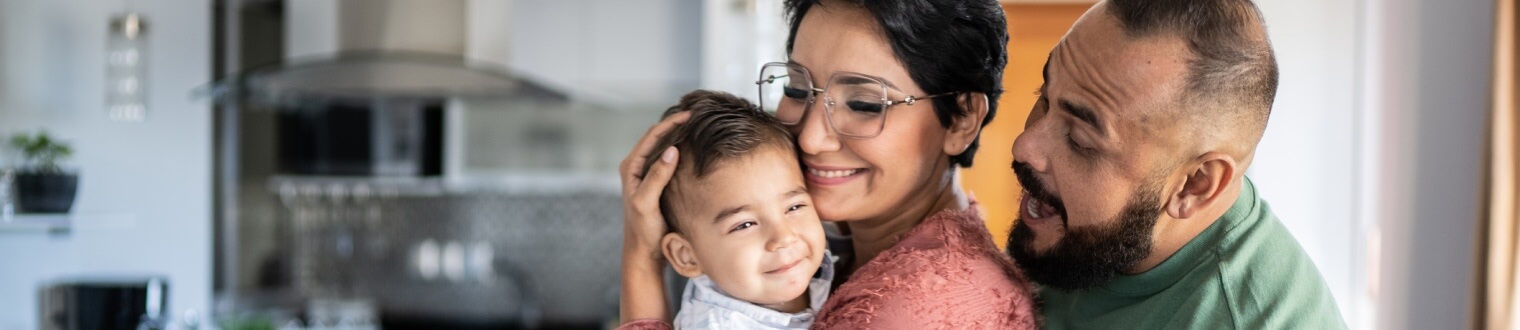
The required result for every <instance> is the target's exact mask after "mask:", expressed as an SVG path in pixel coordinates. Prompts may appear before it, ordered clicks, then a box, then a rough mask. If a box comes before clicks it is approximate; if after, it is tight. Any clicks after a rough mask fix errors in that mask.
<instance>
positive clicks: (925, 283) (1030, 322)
mask: <svg viewBox="0 0 1520 330" xmlns="http://www.w3.org/2000/svg"><path fill="white" fill-rule="evenodd" d="M1034 292H1035V291H1034V288H1033V287H1032V286H1031V284H1030V282H1029V281H1028V280H1027V279H1025V277H1024V274H1023V273H1022V272H1020V271H1019V270H1018V268H1017V267H1015V266H1014V264H1013V260H1011V259H1009V258H1008V256H1007V255H1005V254H1003V252H1002V251H999V250H998V248H997V246H996V245H994V244H993V243H992V235H991V234H989V233H988V232H987V226H986V224H985V223H984V222H983V221H982V217H981V216H980V214H979V212H978V211H977V210H976V208H975V207H974V206H973V207H972V208H970V209H967V210H963V211H953V210H947V211H942V212H940V213H937V214H935V215H933V216H930V217H929V218H928V219H924V222H923V223H920V224H919V225H918V226H917V227H914V228H913V230H912V231H909V232H908V234H907V235H905V236H903V239H902V240H901V241H898V242H897V244H896V245H893V246H892V248H890V249H887V250H886V251H882V252H881V254H879V255H877V256H876V258H875V259H871V261H870V262H868V263H866V264H865V265H862V266H861V267H860V269H857V270H856V271H855V273H854V274H852V275H850V278H849V280H847V281H845V282H844V284H841V285H840V286H839V288H837V289H835V290H834V292H833V293H832V294H831V295H830V296H829V299H828V301H827V302H825V303H824V305H823V308H822V310H820V311H819V313H818V319H817V321H816V322H815V323H814V324H813V329H1035V328H1036V327H1037V326H1038V322H1037V321H1036V317H1037V315H1038V313H1036V311H1035V302H1034V298H1033V294H1034ZM618 328H619V329H670V328H671V326H670V323H667V322H664V321H660V320H637V321H634V322H630V323H627V324H624V325H623V326H621V327H618Z"/></svg>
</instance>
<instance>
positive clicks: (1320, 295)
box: [1040, 179, 1346, 329]
mask: <svg viewBox="0 0 1520 330" xmlns="http://www.w3.org/2000/svg"><path fill="white" fill-rule="evenodd" d="M1040 296H1041V298H1042V299H1043V300H1044V305H1043V306H1042V310H1041V312H1042V313H1043V314H1044V316H1045V325H1046V327H1047V328H1049V329H1184V328H1186V329H1344V328H1346V323H1345V321H1343V320H1342V319H1341V314H1340V311H1339V309H1337V308H1336V305H1335V298H1333V297H1331V296H1330V289H1329V288H1327V287H1326V286H1325V281H1324V279H1323V278H1321V277H1320V275H1319V270H1318V269H1316V268H1315V267H1314V263H1313V262H1312V261H1310V260H1309V256H1308V255H1307V254H1305V253H1304V249H1303V248H1302V247H1299V245H1298V241H1295V240H1294V239H1293V235H1291V234H1289V233H1288V229H1287V228H1285V227H1283V225H1282V222H1279V221H1278V220H1277V216H1274V215H1272V210H1271V208H1269V207H1267V202H1266V201H1263V200H1261V198H1260V197H1259V196H1257V195H1256V186H1255V184H1253V183H1251V180H1249V179H1246V180H1245V186H1244V187H1242V188H1241V190H1240V197H1239V198H1238V199H1236V200H1235V204H1234V205H1233V206H1231V207H1230V210H1229V211H1227V212H1225V214H1224V216H1222V217H1220V218H1219V221H1215V222H1214V224H1213V225H1209V227H1208V228H1207V229H1204V230H1203V232H1202V233H1199V234H1198V237H1195V238H1193V240H1192V241H1189V242H1188V243H1187V245H1184V246H1183V247H1182V249H1181V250H1178V251H1177V253H1176V254H1173V255H1172V256H1171V257H1170V258H1167V259H1166V261H1163V262H1161V264H1160V265H1157V266H1156V268H1152V269H1151V270H1149V271H1146V272H1144V273H1140V274H1135V275H1125V276H1119V277H1115V278H1114V279H1113V280H1112V281H1109V282H1108V283H1107V284H1104V285H1103V286H1101V287H1097V288H1093V289H1089V290H1084V291H1077V292H1064V291H1061V290H1056V289H1051V288H1041V289H1040Z"/></svg>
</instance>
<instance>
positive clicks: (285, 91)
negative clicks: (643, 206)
mask: <svg viewBox="0 0 1520 330" xmlns="http://www.w3.org/2000/svg"><path fill="white" fill-rule="evenodd" d="M780 3H781V0H640V1H621V0H553V1H550V0H208V1H193V0H179V1H170V0H69V1H55V0H0V136H3V137H6V140H7V145H8V143H9V142H8V140H9V137H10V136H11V135H12V134H20V133H26V134H31V133H35V132H37V131H39V130H45V131H47V132H48V133H49V134H50V135H51V136H52V137H54V138H56V139H58V140H62V141H64V142H66V143H67V144H69V145H70V146H72V149H73V154H72V157H71V158H69V159H68V160H67V161H66V162H65V165H66V166H65V167H66V168H67V170H68V171H69V172H72V173H76V174H77V175H78V176H77V178H78V182H77V194H76V195H75V196H76V197H75V200H74V203H73V206H72V209H71V210H70V211H68V212H67V213H50V214H37V213H29V212H17V213H15V214H11V215H6V216H5V218H3V219H0V329H38V328H54V327H62V328H99V329H105V328H111V326H113V325H116V324H131V325H130V326H129V327H132V328H135V327H136V326H137V325H139V324H142V325H145V326H147V327H154V328H170V329H192V328H228V329H233V328H236V329H262V328H275V327H282V328H322V327H344V328H356V329H368V328H380V327H384V328H587V329H597V328H604V327H611V326H615V325H616V324H617V319H616V318H617V311H618V308H617V298H618V297H617V285H618V280H617V276H618V263H619V259H618V257H619V254H618V253H619V251H618V249H619V247H620V244H621V241H620V240H621V235H620V230H621V227H620V226H621V224H620V221H621V219H620V216H621V209H620V201H619V183H618V180H617V174H616V165H617V163H618V162H619V161H620V160H621V159H622V158H623V157H624V156H625V155H626V154H627V152H628V151H629V148H630V147H631V146H632V143H633V141H634V140H635V139H637V138H638V137H639V136H640V135H641V134H642V133H643V132H644V131H645V129H647V128H648V126H649V125H650V124H652V123H654V122H655V121H656V119H657V116H658V115H659V113H660V112H661V111H663V110H664V109H665V108H666V107H668V106H670V105H671V104H673V103H674V102H675V101H676V99H677V97H678V96H679V95H681V94H683V93H685V92H687V91H690V90H692V89H695V88H709V89H718V90H725V91H730V92H733V93H736V94H740V95H745V96H749V97H753V94H754V85H753V80H754V76H755V75H756V74H757V69H758V67H759V65H760V64H761V63H764V62H770V61H778V60H784V58H783V57H782V55H783V47H782V42H783V41H784V39H785V33H786V28H787V27H786V25H785V21H783V20H782V19H781V8H780ZM1003 3H1004V6H1005V11H1006V12H1007V13H1008V17H1009V25H1010V34H1011V40H1010V48H1009V55H1010V61H1009V66H1008V68H1007V70H1006V72H1005V78H1004V79H1005V88H1006V90H1007V93H1006V94H1005V96H1004V97H1003V98H1002V100H1001V101H1000V102H1001V107H1000V112H1001V113H1000V114H999V115H998V116H997V119H996V121H995V122H994V123H993V126H992V127H990V128H989V129H988V130H987V131H986V132H985V133H984V138H983V144H984V146H983V148H982V149H981V154H980V155H979V156H978V157H979V161H978V162H977V164H978V166H977V167H976V168H973V169H970V170H968V171H966V174H965V179H964V181H965V182H966V184H967V187H968V188H969V189H971V190H972V191H973V192H974V193H976V194H977V196H978V197H979V198H980V199H981V200H982V201H983V205H985V206H986V207H987V208H988V211H989V212H990V215H991V216H990V217H989V219H988V225H989V228H990V229H991V231H992V233H993V235H994V236H996V237H997V239H998V241H999V242H1001V240H1002V238H1003V237H1005V235H1006V232H1007V229H1008V228H1009V226H1010V225H1011V222H1010V221H1011V219H1012V217H1013V216H1012V213H1013V211H1012V210H1013V209H1014V205H1015V201H1016V199H1017V195H1016V194H1017V192H1018V191H1019V188H1018V187H1017V183H1016V182H1015V180H1014V178H1013V176H1012V172H1011V170H1009V169H1008V168H1007V167H1006V165H1003V164H1008V163H1009V162H1011V160H1012V159H1011V156H1010V155H1009V149H1010V147H1011V144H1012V141H1013V138H1014V137H1016V136H1017V134H1018V132H1019V130H1020V129H1021V128H1022V127H1023V120H1024V117H1025V115H1026V114H1027V111H1028V108H1029V106H1030V105H1031V104H1032V103H1033V95H1032V92H1033V91H1034V90H1035V89H1036V88H1037V87H1038V84H1039V79H1040V78H1039V70H1040V67H1041V66H1042V65H1043V61H1044V59H1045V54H1046V53H1047V52H1048V51H1049V50H1050V48H1051V47H1052V46H1053V45H1054V44H1055V42H1056V41H1058V39H1059V37H1060V36H1061V35H1062V34H1063V33H1064V32H1065V31H1066V29H1067V27H1069V26H1070V24H1071V22H1072V21H1073V20H1074V19H1075V18H1076V17H1077V16H1078V15H1080V14H1081V13H1082V12H1083V11H1084V10H1085V9H1086V8H1087V7H1088V6H1090V5H1091V3H1092V1H1084V0H1005V1H1003ZM1258 3H1259V5H1260V6H1261V7H1262V9H1263V11H1264V13H1265V15H1266V18H1267V22H1268V26H1269V29H1270V35H1271V38H1272V40H1273V43H1274V46H1275V47H1276V50H1277V54H1278V59H1279V63H1280V65H1281V70H1282V80H1281V87H1280V89H1279V93H1278V98H1277V102H1276V107H1275V109H1274V113H1273V117H1272V119H1271V122H1270V126H1269V128H1268V131H1267V133H1266V137H1265V138H1264V140H1263V141H1262V144H1261V146H1260V148H1259V150H1258V155H1257V157H1256V160H1255V163H1254V164H1253V167H1252V168H1251V169H1250V173H1249V174H1250V176H1251V177H1252V178H1253V180H1254V181H1255V182H1256V183H1257V185H1258V186H1259V187H1260V189H1261V192H1262V194H1263V195H1264V196H1265V198H1266V199H1267V200H1268V201H1269V202H1271V203H1272V206H1273V209H1274V211H1275V212H1276V213H1277V214H1278V216H1279V217H1280V218H1282V219H1283V221H1284V222H1285V223H1286V224H1287V225H1288V227H1289V229H1290V230H1292V231H1293V233H1294V235H1295V236H1296V237H1297V238H1298V239H1299V241H1300V243H1301V244H1302V245H1303V246H1304V247H1305V249H1307V250H1308V251H1309V253H1310V254H1311V256H1312V257H1313V259H1314V261H1315V262H1316V264H1317V266H1318V267H1319V269H1320V270H1321V272H1322V273H1323V274H1324V275H1325V278H1326V280H1327V282H1328V283H1329V285H1330V287H1331V291H1332V292H1333V293H1334V295H1335V297H1336V299H1337V302H1338V303H1339V304H1340V310H1341V312H1342V313H1343V314H1344V315H1345V318H1346V320H1347V321H1348V323H1349V325H1351V327H1352V328H1357V329H1372V328H1378V329H1431V328H1435V329H1445V328H1461V327H1472V326H1475V325H1477V324H1478V321H1477V320H1479V319H1482V318H1483V314H1482V313H1480V312H1479V310H1481V309H1483V308H1484V307H1485V306H1484V305H1483V304H1482V303H1481V301H1483V297H1484V296H1485V295H1484V294H1483V293H1484V290H1485V289H1484V286H1482V285H1481V284H1480V282H1484V277H1483V276H1482V274H1483V273H1484V271H1483V269H1484V268H1483V267H1482V265H1483V264H1484V262H1483V259H1481V258H1482V256H1485V255H1486V254H1484V253H1482V251H1483V250H1484V248H1485V246H1483V245H1482V243H1480V242H1483V237H1484V235H1483V233H1485V231H1484V230H1485V229H1481V228H1487V227H1485V226H1487V225H1486V220H1484V219H1485V218H1483V216H1484V215H1485V214H1487V213H1485V211H1484V208H1483V207H1484V205H1487V204H1484V202H1483V201H1482V199H1483V198H1484V196H1486V195H1484V192H1485V191H1486V190H1485V188H1484V187H1485V185H1484V182H1485V181H1484V180H1486V179H1485V178H1487V176H1485V172H1484V169H1485V165H1484V164H1485V163H1484V162H1485V161H1486V160H1487V159H1488V158H1486V157H1488V156H1486V155H1488V154H1487V153H1486V149H1485V147H1486V146H1487V145H1486V144H1485V141H1487V137H1486V135H1484V132H1487V130H1488V128H1489V124H1490V120H1489V118H1490V117H1489V116H1490V114H1491V108H1490V107H1491V105H1492V104H1493V102H1492V101H1491V99H1492V98H1493V96H1494V92H1493V89H1494V86H1495V83H1494V82H1493V81H1494V77H1493V72H1494V71H1495V70H1496V68H1495V64H1493V63H1495V60H1494V58H1495V49H1496V38H1495V32H1494V31H1495V30H1496V28H1495V24H1496V20H1495V18H1494V17H1495V14H1494V13H1495V12H1496V10H1497V9H1499V8H1509V9H1508V10H1510V11H1512V10H1513V7H1512V6H1511V7H1503V5H1502V3H1506V2H1505V1H1500V2H1499V4H1496V3H1495V2H1493V1H1478V0H1471V1H1438V0H1382V1H1379V0H1262V1H1258ZM128 13H135V14H136V15H127V14H128ZM1510 29H1513V27H1512V26H1511V27H1510ZM1499 44H1501V45H1509V47H1513V44H1512V43H1509V44H1505V43H1499ZM14 149H15V148H10V149H8V150H7V151H6V152H3V153H0V168H10V169H14V168H19V167H21V166H22V165H24V164H25V163H26V161H25V160H24V159H23V158H24V155H23V154H22V153H21V152H19V151H17V150H14ZM12 174H16V173H12ZM1480 224H1481V225H1480Z"/></svg>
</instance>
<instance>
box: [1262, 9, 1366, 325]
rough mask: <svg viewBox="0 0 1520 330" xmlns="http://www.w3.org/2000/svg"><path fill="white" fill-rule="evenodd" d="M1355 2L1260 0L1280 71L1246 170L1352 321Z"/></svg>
mask: <svg viewBox="0 0 1520 330" xmlns="http://www.w3.org/2000/svg"><path fill="white" fill-rule="evenodd" d="M1358 1H1359V0H1276V1H1258V2H1257V4H1258V6H1260V7H1261V10H1262V14H1263V15H1264V16H1265V17H1266V23H1267V29H1268V35H1269V37H1270V38H1271V39H1272V46H1273V47H1274V49H1275V50H1276V51H1277V61H1278V68H1279V69H1280V76H1279V79H1280V80H1279V85H1278V86H1279V87H1278V90H1277V101H1276V102H1275V103H1274V106H1273V109H1272V117H1271V119H1270V120H1269V121H1268V124H1267V131H1266V134H1265V135H1264V136H1263V137H1262V141H1261V144H1260V145H1258V146H1257V152H1256V159H1255V161H1254V163H1253V164H1252V166H1251V168H1250V169H1249V170H1248V173H1249V175H1250V177H1251V179H1252V180H1253V182H1255V183H1256V186H1257V187H1258V189H1259V190H1260V193H1261V194H1262V196H1263V198H1265V199H1266V201H1267V202H1268V203H1269V204H1270V205H1271V206H1272V211H1273V212H1274V213H1276V214H1277V216H1278V218H1279V219H1281V220H1282V222H1283V224H1284V225H1285V226H1287V227H1288V230H1289V231H1290V232H1292V233H1293V236H1294V238H1297V239H1298V242H1299V244H1301V245H1303V247H1304V250H1305V251H1307V252H1308V253H1309V256H1310V258H1311V259H1313V260H1314V264H1315V266H1317V267H1318V268H1319V271H1320V274H1321V275H1323V276H1324V278H1325V282H1326V284H1327V285H1329V287H1330V291H1331V293H1332V294H1333V295H1334V296H1335V299H1336V303H1337V304H1339V305H1340V311H1341V314H1342V317H1343V318H1345V319H1346V321H1347V323H1348V325H1349V326H1351V327H1352V328H1357V327H1359V326H1360V325H1359V324H1357V318H1356V317H1355V315H1358V313H1363V312H1370V310H1368V309H1365V307H1364V306H1361V305H1359V304H1358V302H1360V301H1361V300H1360V299H1357V296H1356V294H1357V293H1360V292H1362V291H1358V290H1356V288H1358V287H1359V286H1360V285H1362V284H1361V283H1362V281H1361V279H1362V278H1363V271H1364V269H1365V267H1359V266H1361V265H1362V263H1359V262H1358V260H1359V259H1360V258H1361V255H1362V254H1363V253H1362V252H1363V251H1364V249H1362V248H1359V247H1358V246H1359V244H1360V243H1361V239H1360V237H1364V236H1365V234H1363V232H1364V231H1361V230H1359V228H1358V226H1357V223H1356V221H1354V220H1355V219H1354V218H1353V205H1355V203H1354V197H1355V195H1356V193H1355V192H1356V185H1355V181H1354V180H1353V175H1352V172H1353V167H1354V166H1355V161H1354V156H1355V154H1354V153H1353V152H1352V150H1353V145H1354V141H1355V134H1354V133H1355V128H1354V124H1355V121H1354V120H1353V118H1354V117H1355V113H1356V105H1357V102H1356V95H1357V94H1356V92H1357V88H1356V71H1355V70H1354V69H1355V68H1356V66H1355V65H1354V63H1355V60H1356V54H1357V53H1356V52H1357V48H1356V42H1355V41H1356V37H1357V36H1356V33H1357V28H1358V25H1357V20H1358V14H1357V11H1356V5H1357V2H1358Z"/></svg>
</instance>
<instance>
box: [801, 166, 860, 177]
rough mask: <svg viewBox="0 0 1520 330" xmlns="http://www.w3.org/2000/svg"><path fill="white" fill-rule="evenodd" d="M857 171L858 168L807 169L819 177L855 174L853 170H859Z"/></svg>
mask: <svg viewBox="0 0 1520 330" xmlns="http://www.w3.org/2000/svg"><path fill="white" fill-rule="evenodd" d="M859 171H860V170H834V171H823V170H815V169H811V168H810V169H808V173H812V174H813V175H814V176H819V177H824V178H840V177H846V176H849V175H851V174H855V172H859Z"/></svg>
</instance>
